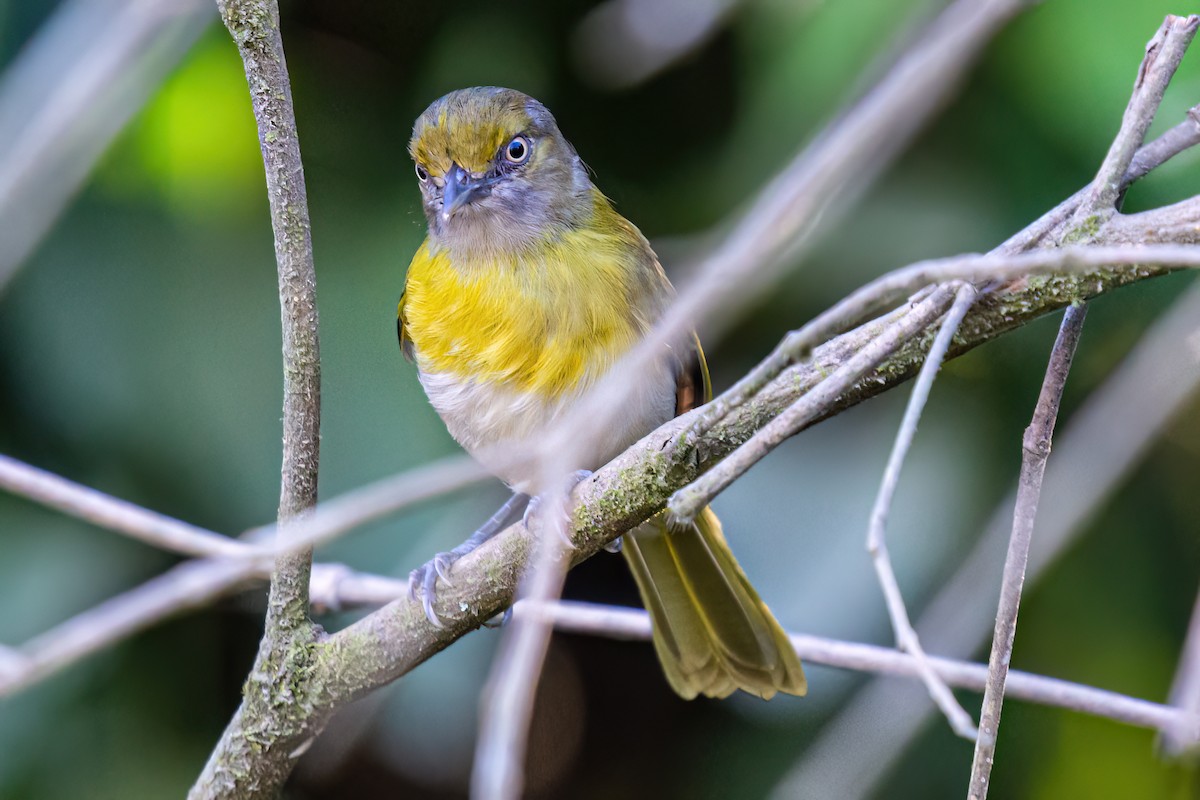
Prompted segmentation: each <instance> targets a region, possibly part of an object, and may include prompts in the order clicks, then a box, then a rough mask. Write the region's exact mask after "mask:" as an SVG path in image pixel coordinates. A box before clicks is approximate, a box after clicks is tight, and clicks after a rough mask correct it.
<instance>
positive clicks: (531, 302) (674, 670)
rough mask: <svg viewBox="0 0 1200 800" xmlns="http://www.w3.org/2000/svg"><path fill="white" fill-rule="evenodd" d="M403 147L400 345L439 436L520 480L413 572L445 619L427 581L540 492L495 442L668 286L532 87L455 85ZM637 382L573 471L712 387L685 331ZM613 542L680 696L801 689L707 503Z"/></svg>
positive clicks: (649, 314)
mask: <svg viewBox="0 0 1200 800" xmlns="http://www.w3.org/2000/svg"><path fill="white" fill-rule="evenodd" d="M408 150H409V154H410V155H411V157H412V159H413V161H414V164H415V170H416V177H417V183H418V186H419V187H420V192H421V200H422V205H423V209H424V212H425V217H426V221H427V223H428V230H427V236H426V238H425V240H424V242H423V243H422V244H421V246H420V247H419V248H418V250H417V252H416V254H415V255H414V256H413V258H412V262H411V264H410V265H409V268H408V272H407V274H406V277H405V283H404V291H403V293H402V294H401V297H400V302H399V306H398V309H397V331H398V335H399V339H400V346H401V349H402V350H403V352H404V354H405V355H406V356H407V357H408V358H409V359H410V360H412V361H415V363H416V367H417V374H418V378H419V380H420V383H421V385H422V387H423V388H424V390H425V393H426V395H427V397H428V399H429V402H430V403H431V404H432V406H433V408H434V409H435V410H436V411H437V413H438V414H439V415H440V416H441V418H442V420H443V421H444V422H445V424H446V426H447V428H448V430H449V432H450V434H451V435H452V436H453V437H454V439H455V440H457V441H458V443H459V444H460V445H461V446H462V447H463V448H464V449H465V450H466V451H467V452H468V453H470V454H472V455H474V456H475V457H476V458H478V459H480V461H481V463H483V465H484V466H485V467H487V468H489V469H490V470H491V471H492V472H493V473H494V474H496V475H497V477H499V478H500V479H501V480H502V481H504V482H505V483H506V484H507V485H508V486H509V487H510V488H511V489H512V491H513V495H512V498H511V499H510V500H509V501H508V502H507V503H505V505H504V506H503V507H502V508H501V509H500V510H499V511H497V512H496V514H495V515H494V516H493V517H492V518H491V519H489V520H488V522H487V523H485V524H484V525H483V526H482V527H481V528H480V529H479V530H477V531H476V532H475V533H474V534H473V535H472V536H471V537H470V538H468V539H467V540H466V541H465V542H464V543H463V544H461V545H459V546H458V547H456V548H454V549H453V550H451V551H449V552H446V553H440V554H438V555H437V556H435V558H434V559H432V560H431V561H430V562H428V563H427V564H425V565H423V566H422V567H419V568H418V569H416V570H414V571H413V573H412V576H411V583H410V587H411V591H412V592H413V593H414V595H413V596H414V597H416V595H417V593H420V594H421V595H422V596H423V601H424V604H425V611H426V614H427V615H428V616H429V618H430V620H431V622H433V623H434V624H441V623H440V621H439V619H438V617H437V615H436V614H435V613H434V611H433V606H432V602H433V598H434V597H435V595H436V589H437V582H438V580H439V579H441V580H446V578H447V575H448V574H449V570H450V568H451V566H452V565H453V563H454V562H455V561H456V560H458V559H459V558H461V557H462V556H463V555H465V554H466V553H469V552H470V551H471V550H473V549H474V548H475V547H477V546H479V545H480V544H481V543H482V542H484V541H486V540H487V539H488V538H490V537H491V536H493V535H495V533H497V532H498V531H499V530H502V529H503V528H504V527H505V526H506V525H508V524H510V523H511V522H514V521H516V519H517V518H518V517H517V516H516V515H519V514H520V513H521V511H522V510H527V509H528V507H529V499H530V497H531V496H532V497H536V496H537V495H538V494H540V493H542V492H545V491H546V490H547V489H548V488H551V487H547V486H543V485H540V484H539V481H541V480H542V477H541V476H540V475H539V473H538V471H537V470H536V469H535V468H533V467H531V466H530V465H529V464H528V463H521V462H520V461H519V460H517V459H513V458H504V457H498V456H497V454H507V453H512V452H515V451H517V450H519V449H520V448H521V447H522V446H524V445H526V444H528V443H529V442H530V440H531V439H534V438H535V437H537V436H538V435H539V434H541V433H543V432H544V431H546V430H547V429H548V428H550V426H552V425H553V424H554V423H555V422H556V421H557V420H560V419H562V418H563V417H564V415H566V414H567V413H568V412H569V410H570V409H571V408H572V407H573V406H574V404H575V403H577V402H578V401H579V399H580V398H581V397H582V396H583V395H584V394H585V393H586V392H587V391H588V390H589V389H590V388H591V387H593V386H595V385H596V383H597V382H598V381H599V380H600V379H601V378H602V377H603V376H604V375H605V374H606V373H607V372H608V370H609V369H611V368H612V366H613V365H614V364H615V363H616V362H617V361H618V359H620V357H621V356H622V355H623V354H625V353H626V352H628V351H629V350H630V349H631V348H633V347H634V346H635V345H636V344H637V343H638V342H639V341H641V339H642V338H643V337H644V336H645V335H646V334H647V332H648V331H649V330H650V329H651V327H652V326H653V325H654V324H655V323H656V322H657V320H658V319H659V318H660V317H661V315H662V314H663V312H664V310H665V309H666V307H667V306H668V304H669V303H670V302H671V301H672V299H673V297H674V289H673V288H672V286H671V283H670V281H669V280H668V279H667V277H666V274H665V272H664V271H663V268H662V266H661V265H660V263H659V260H658V258H657V257H656V256H655V254H654V251H653V250H652V249H651V247H650V244H649V242H648V241H647V240H646V238H645V237H644V236H643V235H642V234H641V232H640V231H639V230H638V229H637V228H636V227H635V226H634V225H633V224H632V223H631V222H629V221H628V220H626V219H625V218H624V217H623V216H621V215H620V214H619V213H618V212H617V211H616V209H615V208H614V206H613V204H612V202H611V201H610V200H609V199H608V198H607V197H606V196H605V195H604V194H602V193H601V191H600V190H599V189H598V188H597V187H596V186H595V185H594V184H593V182H592V180H591V177H590V174H589V170H588V168H587V167H586V166H585V164H584V162H583V161H582V159H581V158H580V157H579V155H578V153H577V152H576V150H575V148H574V147H573V146H572V145H571V143H570V142H568V141H567V139H566V138H565V137H564V136H563V134H562V133H561V132H560V130H559V127H558V123H557V122H556V120H555V118H554V117H553V115H552V114H551V113H550V111H549V110H548V109H547V108H546V107H545V106H544V105H543V104H542V103H540V102H538V101H537V100H535V99H533V98H531V97H529V96H528V95H526V94H523V93H521V92H519V91H516V90H513V89H506V88H500V87H474V88H468V89H460V90H457V91H453V92H450V93H449V94H447V95H445V96H443V97H441V98H439V99H437V100H435V101H434V102H433V103H432V104H430V106H429V107H428V108H427V109H426V110H425V111H424V112H423V113H422V114H421V115H420V116H419V117H418V118H417V120H416V123H415V124H414V126H413V133H412V138H411V141H410V142H409V148H408ZM635 380H636V385H635V386H632V387H630V391H629V396H628V398H627V399H626V400H625V402H624V404H623V407H622V408H621V409H620V412H619V413H618V414H617V415H616V416H615V418H614V422H613V423H612V424H611V425H609V426H607V428H606V429H605V430H604V431H603V433H602V435H600V436H597V437H596V440H595V441H594V442H593V443H592V445H593V446H592V447H591V448H590V451H589V452H588V453H587V454H586V459H585V460H586V463H583V464H580V465H578V466H580V467H582V468H584V471H583V472H582V473H580V474H582V475H586V474H587V470H594V469H599V468H600V467H601V466H603V465H604V464H605V463H607V462H608V461H609V460H611V459H612V458H613V457H614V456H615V455H617V454H619V453H620V452H622V451H623V450H625V449H626V448H627V447H628V446H629V445H631V444H633V443H634V442H636V441H637V440H638V439H640V438H641V437H642V436H644V435H645V434H647V433H649V432H650V431H652V430H653V429H655V428H657V427H658V426H660V425H661V424H663V423H665V422H667V421H668V420H670V419H671V418H673V417H674V416H677V415H678V414H681V413H684V412H686V411H688V410H690V409H691V408H693V407H695V406H697V405H699V404H701V403H703V402H707V401H708V400H709V399H711V385H710V380H709V373H708V367H707V364H706V362H705V358H704V353H703V350H702V349H701V347H700V342H699V340H698V339H697V337H696V334H695V333H694V332H693V333H689V334H688V336H686V337H685V338H683V339H682V340H681V341H675V342H670V343H668V344H667V345H665V346H664V347H663V348H662V354H661V357H659V358H657V359H655V363H654V364H653V366H652V367H651V368H649V369H647V370H646V371H645V372H644V373H642V374H639V375H638V376H637V377H636V379H635ZM620 551H621V552H622V553H623V555H624V557H625V560H626V562H627V563H628V565H629V567H630V569H631V571H632V573H633V576H634V579H635V582H636V584H637V587H638V590H639V593H640V595H641V598H642V600H643V603H644V605H645V607H646V609H647V610H648V611H649V614H650V619H651V626H652V631H653V635H652V639H653V644H654V649H655V651H656V653H657V655H658V659H659V662H660V663H661V665H662V667H663V672H664V675H665V676H666V679H667V682H668V683H669V685H670V686H671V688H672V689H674V690H675V692H676V693H677V694H678V695H679V696H681V697H683V698H685V699H692V698H695V697H697V696H699V695H705V696H707V697H726V696H728V695H730V694H732V693H733V692H734V691H736V690H742V691H744V692H746V693H748V694H751V695H754V696H757V697H761V698H764V699H770V698H771V697H773V696H774V695H775V694H776V693H777V692H784V693H787V694H792V695H803V694H805V693H806V692H807V683H806V680H805V677H804V671H803V668H802V666H801V663H800V659H799V657H798V656H797V655H796V653H795V650H794V649H793V648H792V646H791V644H790V642H789V641H788V638H787V635H786V634H785V633H784V631H783V629H782V627H781V626H780V624H779V622H778V621H777V620H776V619H775V617H774V615H773V614H772V613H771V611H770V609H769V608H768V607H767V605H766V604H765V603H764V602H763V601H762V599H761V598H760V597H759V595H758V593H757V592H756V591H755V589H754V587H753V586H752V585H751V583H750V581H749V580H748V578H747V577H746V575H745V573H744V572H743V571H742V569H741V567H740V566H739V565H738V563H737V561H736V559H735V558H734V556H733V553H732V551H731V550H730V548H729V545H728V543H727V542H726V540H725V537H724V535H723V533H722V529H721V524H720V522H719V520H718V519H717V516H716V515H715V514H714V513H713V511H712V510H711V509H710V508H705V509H704V510H703V511H702V512H701V513H700V514H698V515H697V516H696V518H695V520H694V521H692V522H688V523H682V522H678V521H674V520H671V519H669V518H668V517H667V515H666V513H665V512H659V513H658V514H657V515H656V516H654V517H652V518H651V519H650V520H648V521H647V522H645V523H643V524H641V525H640V526H638V527H636V528H635V529H634V530H632V531H630V532H628V533H626V534H625V535H624V536H623V537H622V545H621V547H620Z"/></svg>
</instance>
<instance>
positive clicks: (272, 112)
mask: <svg viewBox="0 0 1200 800" xmlns="http://www.w3.org/2000/svg"><path fill="white" fill-rule="evenodd" d="M217 6H218V8H219V9H220V12H221V19H222V21H223V22H224V23H225V27H226V28H228V29H229V32H230V34H231V35H232V36H233V40H234V42H236V43H237V48H238V52H239V53H240V54H241V56H242V62H243V63H244V65H245V68H246V81H247V83H248V84H249V88H250V98H251V103H252V105H253V108H254V118H255V121H256V122H257V125H258V140H259V144H260V145H261V147H262V156H263V165H264V167H265V168H266V179H267V195H268V199H269V201H270V208H271V228H272V230H273V231H274V236H275V260H276V263H277V266H278V269H279V302H280V313H281V317H282V322H283V377H284V392H283V468H282V475H281V486H280V495H279V522H280V528H279V536H280V537H281V538H286V537H287V536H288V535H289V525H288V523H289V521H291V520H295V519H297V518H298V517H300V516H301V515H303V514H304V513H305V512H306V511H307V510H308V509H310V508H312V506H313V505H315V504H316V501H317V463H318V458H319V449H320V418H321V371H320V348H319V345H318V338H317V299H316V288H317V281H316V272H315V270H314V268H313V259H312V241H311V238H310V235H309V220H308V201H307V198H306V196H305V188H304V170H303V166H302V165H301V162H300V143H299V138H298V136H297V133H296V118H295V113H294V111H293V109H292V90H291V84H290V81H289V80H288V73H287V63H286V61H285V60H284V55H283V39H282V37H281V36H280V32H279V6H278V5H277V3H276V2H275V0H217ZM311 572H312V549H311V548H310V547H306V548H302V549H300V550H295V551H285V552H283V553H282V554H281V555H279V557H278V558H277V559H276V561H275V571H274V573H273V574H272V576H271V588H270V594H269V600H268V606H267V618H266V630H265V632H264V634H263V639H262V642H261V643H260V645H259V650H258V655H257V657H256V658H255V662H254V667H253V668H252V670H251V672H250V676H249V677H248V678H247V680H246V685H245V688H244V690H243V699H242V705H241V706H240V707H239V708H238V710H237V712H236V713H235V714H234V717H233V719H232V720H231V721H230V723H229V726H228V727H227V728H226V729H225V733H224V735H223V736H222V737H221V741H220V742H219V743H218V744H217V747H216V749H215V750H214V751H213V753H212V756H211V757H210V758H209V761H208V764H206V765H205V768H204V772H203V773H202V774H201V775H200V777H199V779H198V780H197V782H196V785H195V786H194V787H192V791H191V792H190V794H189V797H192V798H207V797H222V798H240V797H262V796H265V795H266V796H269V795H272V794H275V793H277V792H278V791H279V790H280V789H281V788H282V786H283V783H284V781H285V780H286V779H287V776H288V774H289V773H290V772H291V768H292V761H293V760H294V758H296V757H297V755H298V752H299V751H300V750H302V749H303V743H304V742H305V741H307V740H308V738H309V736H310V735H311V733H310V732H311V730H312V726H313V725H314V718H323V717H322V714H321V713H320V712H319V711H318V710H317V709H318V708H319V707H320V705H319V703H318V702H317V701H316V699H315V698H314V692H313V691H312V690H311V687H310V686H309V678H310V677H311V676H312V674H313V672H314V663H315V658H316V657H315V642H316V638H317V634H318V631H317V629H316V627H315V626H314V625H313V624H312V622H311V621H310V620H309V618H308V583H309V578H310V576H311ZM326 713H327V712H326ZM316 724H317V725H319V724H320V723H319V722H318V723H316Z"/></svg>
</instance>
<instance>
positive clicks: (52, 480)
mask: <svg viewBox="0 0 1200 800" xmlns="http://www.w3.org/2000/svg"><path fill="white" fill-rule="evenodd" d="M0 488H2V489H4V490H5V491H9V492H12V493H13V494H17V495H20V496H21V497H25V498H27V499H29V500H33V501H34V502H37V503H41V504H42V505H46V506H50V507H51V508H56V509H58V510H59V511H62V512H63V513H65V514H70V515H71V516H73V517H78V518H80V519H84V520H87V521H88V522H90V523H92V524H93V525H99V526H100V527H102V528H111V529H112V530H115V531H118V532H120V533H123V534H125V535H127V536H131V537H133V538H134V539H139V540H141V541H143V542H145V543H146V544H149V545H153V546H154V547H158V548H161V549H163V550H169V551H171V552H174V553H184V554H186V555H192V556H229V555H241V554H242V553H243V552H244V551H246V550H248V549H249V548H248V547H247V546H246V545H245V544H243V543H241V542H238V541H235V540H233V539H229V538H227V537H225V536H222V535H220V534H219V533H213V532H212V531H207V530H204V529H203V528H197V527H196V526H195V525H189V524H188V523H186V522H180V521H179V520H177V519H173V518H171V517H168V516H164V515H162V514H158V513H155V512H153V511H149V510H147V509H145V508H142V507H141V506H137V505H134V504H133V503H130V502H127V501H125V500H119V499H117V498H115V497H112V496H111V495H107V494H104V493H103V492H98V491H96V490H95V489H90V488H88V487H86V486H81V485H79V484H77V483H74V482H72V481H69V480H67V479H66V478H61V477H59V476H58V475H54V474H52V473H49V472H46V471H44V470H40V469H38V468H37V467H33V466H30V465H29V464H24V463H22V462H20V461H17V460H16V459H15V458H10V457H9V456H6V455H0Z"/></svg>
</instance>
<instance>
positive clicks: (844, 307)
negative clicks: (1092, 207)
mask: <svg viewBox="0 0 1200 800" xmlns="http://www.w3.org/2000/svg"><path fill="white" fill-rule="evenodd" d="M1198 144H1200V105H1197V106H1193V107H1192V108H1190V109H1188V111H1187V113H1186V115H1185V118H1184V121H1183V122H1180V123H1178V124H1177V125H1175V127H1173V128H1171V129H1170V130H1168V131H1167V132H1166V133H1164V134H1162V135H1161V136H1159V137H1158V138H1157V139H1155V140H1154V141H1152V142H1150V143H1149V144H1146V145H1144V146H1143V147H1142V148H1141V149H1139V150H1138V151H1137V153H1135V154H1134V157H1133V160H1132V162H1131V163H1130V165H1129V169H1128V170H1127V171H1126V173H1125V176H1124V178H1123V179H1122V180H1121V191H1124V190H1125V189H1127V188H1128V187H1129V186H1130V185H1131V184H1133V183H1134V182H1136V181H1138V180H1140V179H1142V178H1144V177H1146V175H1148V174H1150V173H1151V172H1152V171H1154V170H1155V169H1157V168H1158V167H1160V166H1162V165H1163V164H1165V163H1166V162H1167V161H1169V160H1171V159H1172V158H1174V157H1175V156H1177V155H1179V154H1180V153H1182V152H1184V151H1185V150H1188V149H1190V148H1192V147H1195V146H1196V145H1198ZM1090 186H1091V185H1090V184H1089V185H1088V186H1085V187H1084V188H1082V189H1080V190H1079V191H1077V192H1076V193H1075V194H1073V195H1071V196H1070V197H1069V198H1067V199H1066V200H1064V201H1063V202H1061V203H1059V204H1058V205H1057V206H1055V207H1054V208H1053V209H1051V210H1050V211H1047V212H1046V213H1045V214H1043V215H1042V216H1041V217H1039V218H1038V219H1037V220H1036V221H1035V222H1033V223H1031V224H1030V225H1028V226H1026V227H1025V228H1023V229H1022V230H1021V231H1020V232H1018V233H1016V234H1014V235H1013V236H1012V237H1010V238H1009V239H1007V240H1006V241H1005V242H1004V243H1003V244H1001V245H1000V246H999V247H997V248H995V249H994V250H992V251H991V253H989V254H988V255H989V256H993V257H1007V256H1013V255H1017V254H1018V253H1023V252H1026V251H1028V250H1029V249H1030V248H1032V247H1034V246H1035V245H1037V243H1038V242H1040V241H1042V240H1043V239H1044V238H1045V237H1046V236H1047V235H1048V234H1049V233H1050V232H1051V231H1052V230H1054V229H1055V228H1057V227H1059V226H1061V225H1063V224H1065V223H1066V221H1067V220H1069V219H1070V218H1071V217H1072V216H1073V215H1074V214H1075V212H1076V210H1077V209H1078V208H1079V205H1080V203H1081V202H1082V201H1083V199H1084V197H1085V196H1086V195H1087V194H1088V191H1089V189H1090ZM984 257H986V256H984ZM960 258H961V256H960ZM914 267H915V265H914ZM892 274H893V275H896V274H898V273H892ZM885 278H886V276H885ZM933 282H935V281H934V280H924V279H915V280H913V281H912V282H911V283H906V285H905V287H904V289H902V290H900V289H898V290H897V293H900V292H903V293H905V294H906V295H907V294H911V293H912V292H915V291H916V290H917V289H918V288H920V287H921V286H923V285H928V284H930V283H933ZM871 286H872V284H868V286H866V287H863V288H862V289H860V290H859V291H857V292H855V293H854V294H852V295H851V296H850V297H847V298H845V299H844V300H843V301H842V302H840V303H838V304H837V305H835V306H833V307H832V308H830V309H828V310H827V311H825V312H824V313H822V314H821V315H820V316H818V317H817V318H815V319H814V320H812V322H810V323H808V324H807V325H805V326H804V328H802V329H800V330H799V331H796V332H794V333H793V334H791V335H789V336H788V338H786V339H785V340H784V341H783V342H782V343H781V344H780V346H779V347H777V348H776V350H775V351H774V352H773V353H772V354H771V356H770V357H769V358H768V359H766V360H764V361H763V362H761V363H760V364H758V365H757V366H756V367H754V369H753V370H751V371H750V372H749V373H747V374H746V375H745V376H743V377H742V378H740V379H739V380H738V381H737V382H736V383H735V384H734V385H733V386H731V387H730V388H729V389H728V390H726V391H725V392H723V393H722V394H721V396H720V397H718V398H716V399H714V400H713V402H711V403H709V404H708V405H706V406H705V407H704V411H703V412H702V413H701V414H700V416H698V417H697V418H696V421H695V422H694V423H693V425H692V427H691V428H689V429H688V430H687V431H685V432H684V433H683V434H682V437H683V438H682V441H683V442H685V443H686V442H688V441H693V440H695V439H696V438H697V437H699V436H703V435H704V433H705V432H707V431H708V429H709V428H711V427H712V426H713V425H714V424H716V422H717V421H718V420H720V419H721V418H722V417H724V416H725V415H726V414H728V413H729V412H730V411H732V410H733V409H734V408H737V407H738V406H740V405H741V404H742V403H745V402H746V401H747V400H748V399H749V398H751V397H753V396H754V395H755V394H756V393H757V392H758V391H759V390H760V389H761V388H762V387H764V386H766V385H767V383H769V382H770V381H771V380H772V379H774V378H775V376H776V375H778V374H779V373H780V372H782V371H783V370H784V369H786V368H787V367H788V366H790V365H791V364H794V363H795V362H796V361H798V360H800V359H802V358H806V357H807V356H808V355H809V353H810V352H811V351H812V348H814V347H816V346H817V345H818V344H820V343H821V342H822V341H824V340H825V339H827V338H829V337H830V336H833V335H834V334H837V333H839V332H841V331H843V330H845V329H846V328H847V327H848V326H849V325H851V324H853V323H854V322H855V321H856V320H860V319H863V318H864V316H865V315H866V313H867V312H868V311H869V310H870V309H871V308H873V307H876V306H877V305H878V304H879V303H881V302H883V301H885V300H886V299H887V297H888V296H889V295H888V294H886V293H880V294H874V293H873V292H872V291H870V289H871ZM890 296H895V295H890Z"/></svg>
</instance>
